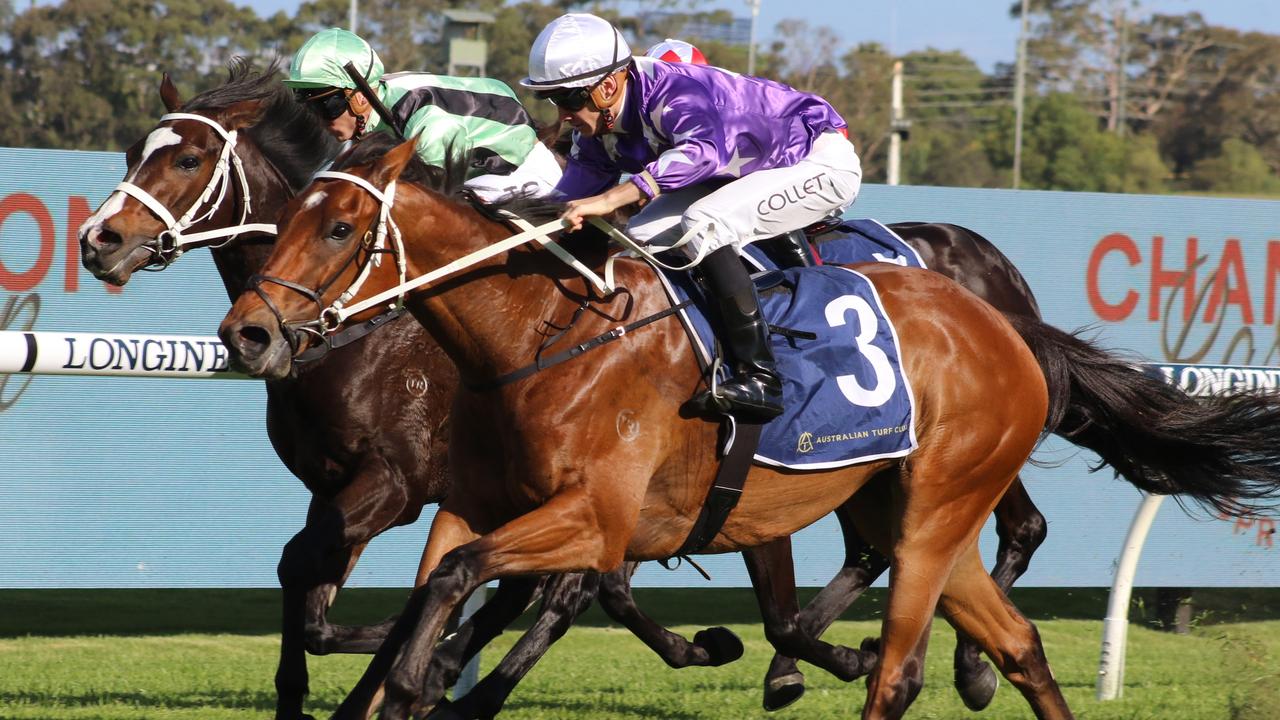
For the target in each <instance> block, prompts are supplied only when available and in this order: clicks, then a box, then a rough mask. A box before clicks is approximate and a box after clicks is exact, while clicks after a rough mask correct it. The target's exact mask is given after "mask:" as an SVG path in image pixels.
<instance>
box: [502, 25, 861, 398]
mask: <svg viewBox="0 0 1280 720" xmlns="http://www.w3.org/2000/svg"><path fill="white" fill-rule="evenodd" d="M521 84H522V85H524V86H525V87H529V88H533V89H534V90H535V91H536V93H537V94H538V96H539V97H542V98H544V99H547V100H550V101H551V102H553V103H555V105H556V106H557V107H558V108H559V110H560V117H561V119H562V120H563V121H567V122H569V123H570V124H571V125H572V126H573V129H574V133H573V149H572V151H571V153H570V156H569V162H568V166H567V167H566V168H565V172H564V175H563V177H562V178H561V179H560V182H559V184H558V185H557V186H556V190H557V191H558V192H559V194H560V195H561V196H562V197H564V198H566V199H568V200H569V202H568V204H567V206H566V209H565V212H564V215H563V217H564V219H565V220H567V221H568V222H569V223H571V225H572V226H573V228H574V229H576V228H579V227H581V225H582V221H583V219H584V218H587V217H593V216H600V215H605V214H607V213H610V212H612V211H613V210H616V209H618V208H620V207H622V206H624V205H629V204H631V203H641V204H642V205H643V209H642V210H641V211H640V212H639V213H638V214H636V215H635V216H634V217H632V219H631V222H630V224H629V226H628V231H629V232H630V234H631V236H632V237H633V238H634V239H636V240H637V241H639V242H642V243H656V244H659V245H670V244H672V243H671V240H672V239H673V238H680V237H687V238H688V240H689V242H688V244H686V245H685V246H684V247H685V248H686V250H687V251H688V252H689V253H690V254H691V255H692V256H693V257H695V258H702V261H701V267H702V271H703V275H704V276H705V278H706V280H707V283H708V285H709V286H710V289H711V292H712V294H713V295H714V296H715V297H716V300H717V305H718V307H719V310H720V314H721V317H722V319H723V324H724V332H723V337H722V341H723V344H724V345H725V348H726V351H727V353H726V354H727V355H728V359H729V363H730V369H731V370H732V377H731V378H730V379H729V380H728V381H726V382H724V383H720V384H719V385H718V386H716V391H715V392H714V393H712V392H711V391H705V392H703V393H702V394H701V395H699V396H698V397H696V398H694V401H693V402H694V404H695V406H696V407H697V408H699V409H701V410H703V411H704V412H709V413H710V412H720V413H728V414H731V415H733V416H734V417H736V418H738V419H740V420H743V421H744V422H764V421H767V420H768V419H770V418H772V417H775V416H777V415H778V414H779V413H780V412H781V411H782V383H781V381H780V380H779V378H778V376H777V374H776V372H775V369H774V359H773V353H772V351H771V350H770V347H769V329H768V325H767V323H766V322H765V321H764V320H763V319H762V318H761V316H760V309H759V305H758V301H757V298H756V293H755V287H754V286H753V285H752V283H751V280H750V278H749V277H748V275H747V272H746V269H745V268H744V267H743V265H742V263H741V261H740V260H739V259H738V253H739V247H740V246H742V245H745V244H747V243H750V242H754V241H756V240H761V239H764V238H769V237H773V236H776V235H780V234H782V233H785V232H788V231H791V230H796V229H798V228H802V227H804V226H806V225H808V224H810V223H813V222H815V221H817V220H820V219H822V218H823V217H826V216H827V215H829V214H831V213H833V212H842V211H844V210H845V209H846V208H848V207H849V206H850V205H852V204H853V201H854V199H855V198H856V197H857V196H858V189H859V187H860V186H861V183H862V166H861V162H860V161H859V160H858V154H857V152H855V151H854V148H853V145H852V143H850V142H849V140H848V138H847V130H846V125H845V122H844V120H843V119H842V118H841V117H840V115H839V114H838V113H837V112H836V111H835V109H834V108H832V107H831V105H830V104H829V103H827V102H826V101H825V100H823V99H822V98H820V97H818V96H816V95H812V94H809V93H803V92H800V91H798V90H795V89H793V88H790V87H788V86H786V85H783V84H781V83H776V82H773V81H770V80H765V79H762V78H756V77H748V76H745V75H739V74H737V73H733V72H729V71H728V70H723V69H721V68H716V67H712V66H708V65H695V64H691V63H667V62H663V61H661V60H655V59H653V58H649V57H634V58H633V57H631V50H630V48H629V47H628V45H627V41H626V40H624V39H623V37H622V34H621V33H619V32H618V30H617V29H616V28H614V27H613V26H612V25H611V24H610V23H609V22H608V21H606V20H604V19H602V18H599V17H596V16H595V15H590V14H586V13H571V14H568V15H562V16H561V17H559V18H557V19H555V20H554V21H552V22H551V24H549V25H547V27H546V28H544V29H543V31H542V33H541V34H539V35H538V38H537V39H536V40H535V41H534V45H533V49H532V50H531V51H530V54H529V77H527V78H525V79H524V80H523V81H521ZM623 173H630V174H631V177H630V179H629V180H628V181H627V182H623V183H621V184H619V180H620V179H621V177H622V174H623Z"/></svg>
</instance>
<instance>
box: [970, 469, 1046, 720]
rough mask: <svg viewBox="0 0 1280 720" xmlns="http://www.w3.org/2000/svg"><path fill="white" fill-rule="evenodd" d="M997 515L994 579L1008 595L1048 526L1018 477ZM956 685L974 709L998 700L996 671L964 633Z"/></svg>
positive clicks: (998, 505)
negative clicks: (996, 698) (998, 546)
mask: <svg viewBox="0 0 1280 720" xmlns="http://www.w3.org/2000/svg"><path fill="white" fill-rule="evenodd" d="M995 515H996V535H998V536H999V538H1000V548H999V550H998V551H997V554H996V564H995V567H994V568H992V569H991V577H992V579H994V580H995V582H996V585H997V586H998V587H999V588H1000V590H1001V592H1004V593H1005V594H1008V592H1009V588H1011V587H1013V583H1014V581H1016V580H1017V579H1018V578H1020V577H1022V574H1023V573H1025V572H1026V571H1027V565H1028V563H1030V562H1031V555H1032V554H1033V553H1034V552H1035V551H1036V549H1037V548H1039V547H1040V544H1041V543H1043V542H1044V539H1045V537H1046V536H1047V535H1048V524H1047V523H1046V522H1045V520H1044V515H1041V514H1040V510H1039V509H1037V508H1036V506H1035V503H1033V502H1031V496H1030V495H1028V494H1027V489H1026V488H1025V487H1023V485H1022V479H1021V478H1015V479H1014V481H1013V484H1012V485H1010V486H1009V489H1008V490H1007V491H1006V492H1005V494H1004V497H1002V498H1000V502H999V504H997V505H996V511H995ZM955 684H956V690H957V692H959V693H960V698H961V699H962V700H964V704H965V705H967V706H968V707H969V709H970V710H982V709H983V708H985V707H986V706H987V705H988V704H990V703H991V699H992V698H993V697H995V692H996V674H995V672H994V671H993V670H992V669H991V666H990V665H988V664H987V663H985V662H983V660H982V656H981V655H980V654H979V650H978V646H977V644H976V643H974V642H973V641H972V640H970V639H969V638H968V637H966V636H965V635H964V634H960V633H958V634H957V635H956V656H955Z"/></svg>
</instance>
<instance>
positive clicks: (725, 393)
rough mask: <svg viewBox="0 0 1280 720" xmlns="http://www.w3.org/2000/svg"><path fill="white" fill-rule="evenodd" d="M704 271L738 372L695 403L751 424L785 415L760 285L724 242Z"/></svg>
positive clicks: (723, 339)
mask: <svg viewBox="0 0 1280 720" xmlns="http://www.w3.org/2000/svg"><path fill="white" fill-rule="evenodd" d="M701 267H702V274H703V276H704V277H705V278H706V279H707V285H708V286H709V287H710V290H711V294H712V295H713V296H714V297H715V299H716V304H717V305H718V306H719V308H720V319H721V321H722V325H723V326H724V327H723V332H722V333H721V338H720V339H721V344H722V345H723V346H724V351H725V355H726V356H727V359H728V361H729V368H730V370H731V371H732V377H730V378H729V379H728V380H726V381H725V382H723V383H720V384H718V385H717V386H716V392H715V395H712V394H711V391H710V390H704V391H703V392H701V393H699V394H698V395H697V396H695V397H694V398H693V400H691V401H690V402H691V403H692V405H693V407H694V408H695V409H697V410H699V411H701V412H703V413H724V414H728V415H732V416H734V417H735V418H737V419H738V420H741V421H743V422H749V423H763V422H766V421H768V420H770V419H772V418H775V417H777V416H778V415H780V414H782V381H781V380H780V379H778V375H777V373H776V372H775V370H774V362H773V351H772V349H771V348H770V347H769V325H768V323H766V322H765V321H764V318H762V317H761V316H760V306H759V303H758V302H757V301H756V289H755V285H753V284H752V283H751V278H750V277H749V276H748V275H747V270H746V268H744V267H743V266H742V262H741V261H740V260H739V259H738V255H737V252H736V251H735V249H734V248H732V247H722V248H719V249H718V250H715V251H714V252H712V253H711V254H710V255H707V257H706V258H705V259H703V261H702V265H701Z"/></svg>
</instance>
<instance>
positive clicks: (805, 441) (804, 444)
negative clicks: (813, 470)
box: [796, 432, 813, 453]
mask: <svg viewBox="0 0 1280 720" xmlns="http://www.w3.org/2000/svg"><path fill="white" fill-rule="evenodd" d="M796 452H798V453H807V452H813V433H809V432H806V433H800V439H799V440H797V441H796Z"/></svg>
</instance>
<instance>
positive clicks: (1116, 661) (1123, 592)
mask: <svg viewBox="0 0 1280 720" xmlns="http://www.w3.org/2000/svg"><path fill="white" fill-rule="evenodd" d="M1162 502H1164V496H1163V495H1147V496H1145V497H1143V498H1142V504H1141V505H1139V506H1138V512H1137V513H1135V514H1134V516H1133V523H1131V524H1130V525H1129V534H1128V535H1127V536H1126V537H1125V540H1124V550H1123V551H1121V553H1120V563H1119V565H1118V566H1117V567H1116V579H1115V582H1114V583H1113V584H1112V585H1111V597H1110V599H1109V600H1108V601H1107V617H1106V618H1105V619H1104V620H1103V621H1102V657H1101V658H1100V659H1099V660H1098V699H1099V700H1115V699H1116V698H1118V697H1120V696H1121V695H1123V694H1124V654H1125V643H1126V641H1127V640H1128V637H1129V599H1130V597H1131V596H1132V595H1133V576H1134V574H1135V573H1136V572H1137V571H1138V557H1139V556H1140V555H1142V544H1143V543H1144V542H1146V540H1147V531H1149V530H1150V529H1151V523H1152V522H1154V521H1155V519H1156V511H1158V510H1159V509H1160V503H1162Z"/></svg>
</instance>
